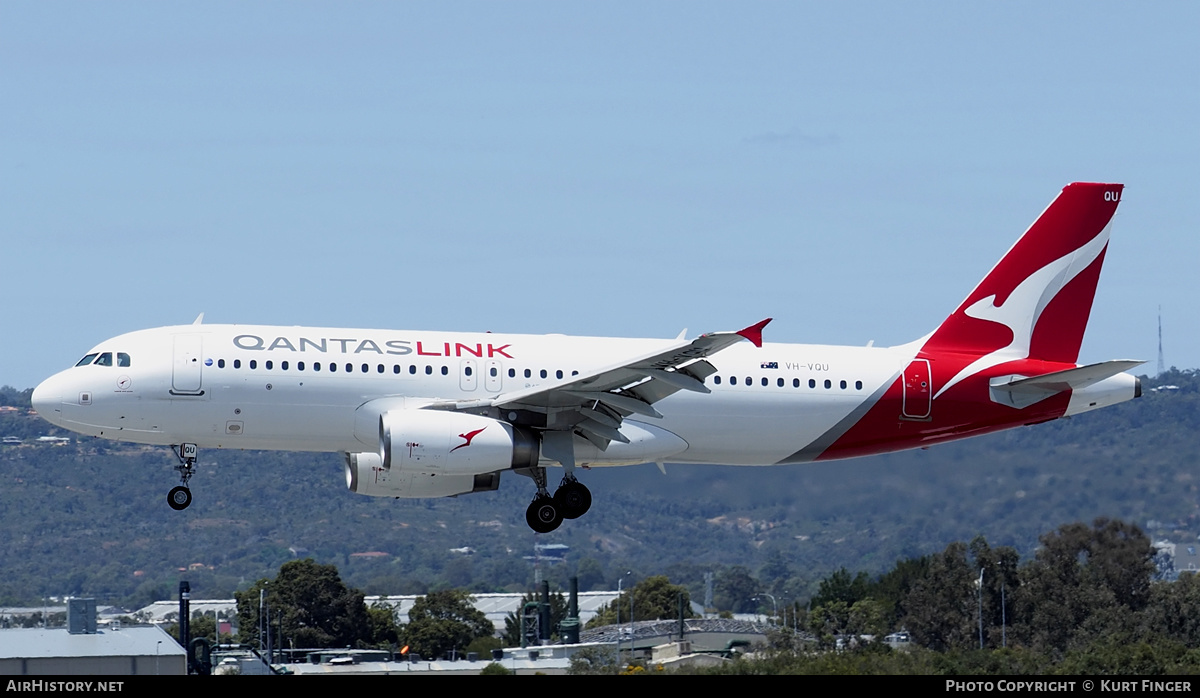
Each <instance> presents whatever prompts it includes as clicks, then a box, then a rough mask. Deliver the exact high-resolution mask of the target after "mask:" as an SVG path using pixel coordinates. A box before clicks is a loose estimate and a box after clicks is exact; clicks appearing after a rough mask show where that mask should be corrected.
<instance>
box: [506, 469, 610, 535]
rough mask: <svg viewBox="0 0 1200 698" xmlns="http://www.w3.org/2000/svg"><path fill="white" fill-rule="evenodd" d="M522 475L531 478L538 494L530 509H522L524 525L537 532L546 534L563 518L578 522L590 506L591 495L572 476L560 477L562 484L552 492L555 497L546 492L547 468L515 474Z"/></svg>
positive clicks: (557, 525)
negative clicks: (523, 510) (523, 511)
mask: <svg viewBox="0 0 1200 698" xmlns="http://www.w3.org/2000/svg"><path fill="white" fill-rule="evenodd" d="M517 472H519V473H520V474H522V475H525V476H527V477H530V478H533V481H534V483H535V484H536V485H537V494H535V495H534V497H533V501H532V502H531V503H530V504H529V508H528V509H526V510H525V523H527V524H529V527H530V528H532V529H533V530H534V532H536V533H549V532H551V531H553V530H554V529H556V528H558V527H559V526H560V525H561V524H562V522H563V519H578V518H579V517H580V516H583V515H584V514H586V513H587V511H588V509H590V508H591V506H592V493H591V492H590V491H589V490H588V488H587V487H586V486H585V485H584V484H583V483H582V482H580V481H578V480H576V479H575V476H574V475H573V474H570V473H568V474H567V475H566V476H565V477H563V480H562V483H561V484H560V485H559V486H558V489H557V490H555V491H554V496H550V492H549V491H548V490H547V489H546V469H545V468H529V469H528V470H519V471H517Z"/></svg>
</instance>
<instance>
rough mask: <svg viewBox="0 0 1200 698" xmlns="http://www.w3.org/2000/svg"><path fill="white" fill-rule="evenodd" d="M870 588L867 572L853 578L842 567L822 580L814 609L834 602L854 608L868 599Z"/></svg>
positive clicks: (813, 604) (814, 602)
mask: <svg viewBox="0 0 1200 698" xmlns="http://www.w3.org/2000/svg"><path fill="white" fill-rule="evenodd" d="M870 586H871V578H870V577H868V576H867V573H866V572H859V573H858V574H856V575H853V576H851V574H850V572H849V571H848V570H847V569H846V568H845V567H842V568H841V569H839V570H838V571H837V572H834V573H833V574H831V575H829V576H828V577H826V578H825V579H822V580H821V585H820V587H819V588H818V590H817V595H816V596H814V597H813V599H812V607H813V608H820V607H821V606H824V605H825V604H828V603H831V602H833V601H841V602H842V603H844V604H846V605H847V606H853V605H854V604H855V603H857V602H859V601H861V600H863V599H865V598H866V597H867V591H868V589H869V588H870Z"/></svg>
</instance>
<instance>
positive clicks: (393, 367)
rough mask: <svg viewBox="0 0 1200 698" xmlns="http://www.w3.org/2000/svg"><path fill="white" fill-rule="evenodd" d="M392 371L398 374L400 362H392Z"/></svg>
mask: <svg viewBox="0 0 1200 698" xmlns="http://www.w3.org/2000/svg"><path fill="white" fill-rule="evenodd" d="M392 373H394V374H396V375H397V376H398V375H400V364H392Z"/></svg>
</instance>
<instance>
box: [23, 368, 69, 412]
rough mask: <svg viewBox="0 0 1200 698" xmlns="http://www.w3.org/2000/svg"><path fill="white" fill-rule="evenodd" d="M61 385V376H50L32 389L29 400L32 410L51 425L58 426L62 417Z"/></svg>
mask: <svg viewBox="0 0 1200 698" xmlns="http://www.w3.org/2000/svg"><path fill="white" fill-rule="evenodd" d="M62 385H63V381H62V374H58V375H54V376H51V377H49V378H47V379H46V380H44V381H42V383H41V385H39V386H38V387H36V388H34V389H33V395H32V397H31V398H30V400H31V402H32V403H33V409H35V410H37V413H38V414H39V415H41V416H42V418H43V419H45V420H46V421H48V422H50V423H51V424H58V423H59V421H60V420H61V417H62V396H63V392H62Z"/></svg>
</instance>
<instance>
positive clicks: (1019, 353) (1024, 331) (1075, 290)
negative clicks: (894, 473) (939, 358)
mask: <svg viewBox="0 0 1200 698" xmlns="http://www.w3.org/2000/svg"><path fill="white" fill-rule="evenodd" d="M1122 189H1123V186H1122V185H1120V184H1091V183H1076V184H1070V185H1067V187H1065V188H1064V189H1063V191H1062V193H1061V194H1059V196H1058V198H1056V199H1055V200H1054V202H1053V203H1051V204H1050V206H1049V208H1047V209H1046V210H1045V211H1044V212H1043V213H1042V215H1041V216H1040V217H1039V218H1038V219H1037V221H1035V222H1034V224H1033V225H1032V226H1030V228H1029V230H1027V231H1026V232H1025V234H1024V235H1022V236H1021V239H1020V240H1018V241H1017V244H1015V245H1013V247H1012V249H1010V250H1009V251H1008V253H1007V254H1006V255H1005V256H1004V258H1003V259H1001V260H1000V262H999V263H998V264H997V265H996V266H995V267H994V268H993V269H992V271H991V272H990V273H989V274H988V275H987V276H986V277H985V278H984V280H983V281H982V282H980V284H979V285H978V286H977V287H976V288H975V290H974V291H972V292H971V294H970V295H969V296H967V299H966V300H965V301H963V303H962V304H961V305H960V306H959V307H958V309H957V310H955V311H954V313H953V314H952V315H951V316H950V317H949V318H947V319H946V321H945V322H943V323H942V325H941V326H940V327H938V329H937V330H936V331H935V332H934V333H933V335H931V336H930V338H929V340H928V341H927V342H926V343H925V345H924V346H923V347H922V354H924V355H944V354H946V353H953V354H957V355H960V356H964V357H965V358H968V359H970V357H971V356H975V357H976V358H974V359H973V360H968V362H967V363H966V365H965V366H962V367H961V368H959V370H958V371H957V372H955V373H954V375H953V377H952V378H950V379H949V380H948V381H946V383H945V384H943V385H942V386H941V387H940V388H939V389H938V391H937V393H936V395H935V398H936V397H937V396H938V395H941V394H942V393H944V392H945V391H946V390H948V389H950V388H951V387H953V386H954V385H956V384H958V383H959V382H961V381H963V380H964V379H966V378H969V377H971V376H973V375H976V374H978V373H980V372H982V371H985V370H987V369H989V368H992V367H993V366H998V365H1000V364H1002V363H1006V362H1008V361H1015V360H1020V359H1039V360H1044V361H1053V362H1059V363H1074V362H1075V360H1076V359H1077V358H1078V357H1079V347H1080V344H1081V343H1082V342H1083V331H1084V328H1085V327H1086V326H1087V320H1088V315H1089V314H1090V313H1091V308H1092V299H1093V298H1094V297H1095V294H1096V282H1097V281H1098V280H1099V277H1100V267H1101V265H1102V264H1103V262H1104V253H1105V251H1106V249H1107V246H1108V238H1109V225H1110V222H1111V220H1112V217H1113V214H1114V213H1115V212H1116V208H1117V203H1118V202H1119V201H1120V199H1121V192H1122Z"/></svg>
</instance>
